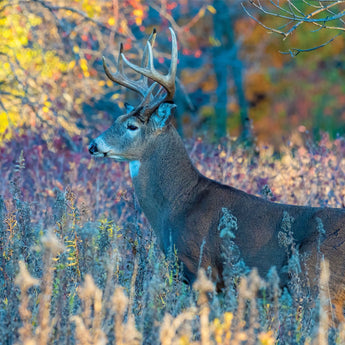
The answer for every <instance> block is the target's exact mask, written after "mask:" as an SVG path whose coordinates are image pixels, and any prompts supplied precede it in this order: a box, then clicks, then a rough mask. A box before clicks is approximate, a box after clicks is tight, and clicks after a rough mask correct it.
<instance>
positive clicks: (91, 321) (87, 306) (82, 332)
mask: <svg viewBox="0 0 345 345" xmlns="http://www.w3.org/2000/svg"><path fill="white" fill-rule="evenodd" d="M79 297H80V299H81V301H82V304H83V312H82V314H81V316H77V315H75V316H72V317H71V320H72V321H74V322H75V324H76V340H77V343H78V344H82V345H105V344H106V343H107V338H106V336H105V334H104V332H103V330H102V318H103V313H102V291H101V290H100V289H99V288H98V287H97V286H96V285H95V283H94V281H93V279H92V277H91V276H90V275H88V274H87V275H86V276H85V282H84V285H83V286H82V287H81V288H80V290H79ZM92 307H93V309H92Z"/></svg>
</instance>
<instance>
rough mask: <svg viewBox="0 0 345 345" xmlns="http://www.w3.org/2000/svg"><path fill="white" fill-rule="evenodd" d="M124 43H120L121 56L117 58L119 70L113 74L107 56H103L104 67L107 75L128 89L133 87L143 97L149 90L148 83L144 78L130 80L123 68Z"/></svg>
mask: <svg viewBox="0 0 345 345" xmlns="http://www.w3.org/2000/svg"><path fill="white" fill-rule="evenodd" d="M123 56H124V55H123V44H122V43H121V44H120V52H119V57H118V60H117V71H116V73H115V74H112V73H111V72H110V70H109V68H108V66H107V64H106V63H105V57H104V56H102V60H103V68H104V71H105V74H106V75H107V77H108V78H109V79H110V80H111V81H113V82H115V83H117V84H120V85H122V86H124V87H126V88H128V89H131V90H133V91H135V92H138V93H139V94H140V95H141V96H142V97H145V95H146V91H147V85H146V82H145V81H143V80H137V81H133V80H130V79H129V78H128V77H127V76H126V74H125V72H124V69H123Z"/></svg>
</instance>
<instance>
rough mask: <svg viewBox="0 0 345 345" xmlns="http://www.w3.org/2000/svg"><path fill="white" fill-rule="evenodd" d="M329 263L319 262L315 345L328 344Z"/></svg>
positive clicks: (329, 306) (329, 309)
mask: <svg viewBox="0 0 345 345" xmlns="http://www.w3.org/2000/svg"><path fill="white" fill-rule="evenodd" d="M329 274H330V272H329V262H328V261H327V260H325V259H322V260H321V272H320V309H319V318H320V320H319V328H318V331H317V338H316V340H317V344H318V345H327V344H328V326H329V321H330V320H329V316H330V315H329V312H330V311H332V306H331V305H330V298H329V297H330V295H329V286H328V282H329Z"/></svg>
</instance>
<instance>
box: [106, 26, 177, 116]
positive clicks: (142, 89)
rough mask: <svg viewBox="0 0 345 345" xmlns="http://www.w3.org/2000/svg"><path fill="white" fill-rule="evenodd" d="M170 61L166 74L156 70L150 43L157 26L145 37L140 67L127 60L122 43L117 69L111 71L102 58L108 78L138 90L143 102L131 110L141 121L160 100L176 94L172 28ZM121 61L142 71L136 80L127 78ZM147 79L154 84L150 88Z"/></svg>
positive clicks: (152, 110)
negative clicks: (145, 41)
mask: <svg viewBox="0 0 345 345" xmlns="http://www.w3.org/2000/svg"><path fill="white" fill-rule="evenodd" d="M169 29H170V32H171V45H172V51H171V64H170V69H169V73H168V74H166V75H163V74H161V73H159V72H158V71H157V70H156V69H155V67H154V65H153V52H152V46H153V44H154V41H155V38H156V29H153V31H152V34H151V35H150V37H149V39H148V40H147V43H146V46H145V49H144V53H143V58H142V62H141V66H137V65H135V64H133V63H131V62H130V61H128V60H127V58H126V57H125V56H124V54H123V45H122V44H121V46H120V53H119V57H118V63H117V72H116V73H115V74H112V73H111V72H110V71H109V69H108V67H107V65H106V63H105V59H104V57H103V67H104V71H105V73H106V75H107V76H108V78H109V79H110V80H112V81H114V82H115V83H118V84H120V85H122V86H125V87H127V88H128V89H131V90H133V91H135V92H138V93H139V94H140V95H141V96H142V97H143V100H142V102H141V103H140V104H139V105H138V106H137V107H136V108H135V110H134V112H136V113H137V116H138V117H139V118H140V119H141V120H142V121H147V120H148V118H149V116H150V115H151V114H152V113H153V112H154V111H155V110H156V109H157V108H158V107H159V105H160V104H161V103H163V102H167V101H172V100H173V97H174V94H175V78H176V70H177V58H178V56H177V40H176V35H175V32H174V31H173V30H172V29H171V28H169ZM123 63H125V64H126V65H127V66H128V67H130V68H131V69H132V70H134V71H135V72H138V73H139V74H141V77H140V79H139V80H136V81H133V80H130V79H129V78H128V77H127V76H126V74H125V73H124V70H123ZM148 78H149V79H151V80H152V81H153V82H154V83H153V84H152V85H151V86H150V87H149V85H148ZM158 85H159V86H160V87H159V89H158V91H157V92H156V93H155V94H154V91H155V89H156V88H157V86H158Z"/></svg>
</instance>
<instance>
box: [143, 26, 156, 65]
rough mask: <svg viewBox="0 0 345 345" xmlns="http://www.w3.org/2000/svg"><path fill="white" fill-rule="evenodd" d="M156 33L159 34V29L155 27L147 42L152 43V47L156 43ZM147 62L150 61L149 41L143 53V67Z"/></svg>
mask: <svg viewBox="0 0 345 345" xmlns="http://www.w3.org/2000/svg"><path fill="white" fill-rule="evenodd" d="M156 35H157V30H156V28H153V30H152V33H151V35H150V37H149V38H148V40H147V42H149V43H150V45H151V47H153V45H154V44H155V40H156ZM147 63H148V52H147V43H146V46H145V49H144V53H143V58H142V60H141V67H147Z"/></svg>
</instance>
